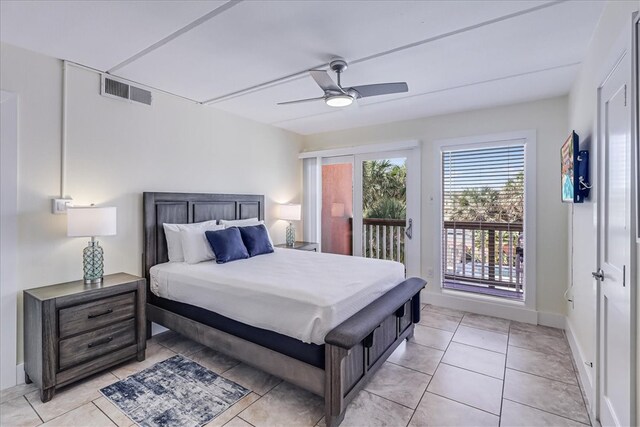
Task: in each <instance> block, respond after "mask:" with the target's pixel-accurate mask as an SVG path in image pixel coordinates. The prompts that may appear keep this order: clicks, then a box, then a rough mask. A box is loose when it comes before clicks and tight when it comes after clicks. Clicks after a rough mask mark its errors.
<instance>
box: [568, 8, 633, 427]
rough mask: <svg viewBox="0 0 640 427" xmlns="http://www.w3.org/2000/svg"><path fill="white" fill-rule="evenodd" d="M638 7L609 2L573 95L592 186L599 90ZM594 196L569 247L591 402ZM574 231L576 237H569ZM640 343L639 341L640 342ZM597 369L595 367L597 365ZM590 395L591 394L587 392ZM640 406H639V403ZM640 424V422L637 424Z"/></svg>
mask: <svg viewBox="0 0 640 427" xmlns="http://www.w3.org/2000/svg"><path fill="white" fill-rule="evenodd" d="M638 4H639V3H638V2H635V1H629V2H622V1H618V2H608V3H607V5H606V6H605V9H604V12H603V14H602V16H601V18H600V22H599V23H598V27H597V29H596V32H595V33H594V36H593V39H592V40H591V43H590V45H589V49H588V52H587V55H586V57H585V59H584V61H583V63H582V66H581V67H580V71H579V73H578V76H577V78H576V81H575V82H574V84H573V87H572V89H571V92H570V94H569V130H570V129H574V130H575V131H576V132H577V133H578V135H580V138H581V140H582V142H581V144H580V146H581V148H582V149H589V150H590V151H591V153H590V162H591V171H590V172H591V182H592V183H595V182H597V176H596V167H595V165H596V164H597V151H596V136H595V133H594V132H595V123H596V114H597V102H598V101H597V89H598V87H599V86H600V84H601V83H602V82H603V80H604V78H605V76H606V73H607V72H608V71H609V70H610V69H611V68H612V66H613V64H612V63H611V57H612V56H615V55H617V52H614V50H613V45H614V43H615V41H616V39H617V38H618V36H619V35H620V34H621V32H622V30H623V29H626V30H627V32H628V31H630V28H631V15H632V13H633V12H634V11H636V10H638ZM596 202H597V200H596V197H595V192H593V195H592V197H591V198H590V199H589V200H588V201H587V202H586V203H584V204H576V205H575V206H574V210H573V214H572V215H569V228H570V236H569V239H570V240H569V248H573V256H572V262H571V265H572V268H571V276H570V279H571V278H572V279H573V281H572V283H573V287H572V289H571V292H570V297H571V299H573V304H568V309H567V312H568V314H567V317H568V327H569V328H570V329H571V333H572V334H573V336H574V337H575V340H576V344H577V347H578V353H579V354H578V355H577V356H578V357H582V359H583V361H578V368H579V369H581V370H583V371H584V372H585V373H586V375H587V380H586V382H587V384H585V386H586V389H587V390H588V394H589V395H588V397H589V400H590V401H591V402H593V398H594V396H593V394H592V393H593V392H594V391H593V390H594V387H595V383H594V380H595V378H594V377H595V374H596V373H595V372H594V371H595V369H593V368H585V366H586V365H585V364H584V363H581V362H594V363H595V359H596V328H597V318H596V304H597V293H596V292H597V287H596V285H597V283H596V282H595V280H593V278H592V277H591V272H592V271H594V270H595V269H596V266H597V265H598V262H597V252H596V249H597V248H596V232H597V229H596V208H597V204H596ZM571 231H573V232H571ZM639 342H640V341H639ZM594 366H595V365H594ZM589 391H590V393H589ZM638 404H639V405H640V401H639V402H638ZM638 421H639V422H640V419H639V420H638Z"/></svg>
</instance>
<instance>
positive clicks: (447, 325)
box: [420, 311, 460, 332]
mask: <svg viewBox="0 0 640 427" xmlns="http://www.w3.org/2000/svg"><path fill="white" fill-rule="evenodd" d="M458 323H460V319H458V318H457V317H451V316H447V315H444V314H441V313H438V312H435V311H425V312H423V313H422V315H421V316H420V325H424V326H429V327H431V328H436V329H442V330H444V331H449V332H455V331H456V329H458Z"/></svg>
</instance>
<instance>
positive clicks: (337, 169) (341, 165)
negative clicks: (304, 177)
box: [321, 156, 353, 255]
mask: <svg viewBox="0 0 640 427" xmlns="http://www.w3.org/2000/svg"><path fill="white" fill-rule="evenodd" d="M322 163H323V164H322V212H321V217H322V219H321V221H322V223H321V224H322V228H321V230H322V233H321V234H322V240H321V241H322V246H321V247H322V252H328V253H332V254H341V255H353V242H352V239H353V232H352V228H353V157H352V156H347V157H337V158H326V159H323V162H322Z"/></svg>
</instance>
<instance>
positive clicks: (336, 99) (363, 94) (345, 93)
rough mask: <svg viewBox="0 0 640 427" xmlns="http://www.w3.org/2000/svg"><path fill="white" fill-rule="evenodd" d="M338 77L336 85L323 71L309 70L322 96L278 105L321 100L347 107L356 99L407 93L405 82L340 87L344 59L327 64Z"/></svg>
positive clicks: (330, 104) (407, 88)
mask: <svg viewBox="0 0 640 427" xmlns="http://www.w3.org/2000/svg"><path fill="white" fill-rule="evenodd" d="M329 68H331V69H332V70H333V71H334V72H335V73H336V75H337V76H338V84H336V83H335V82H334V81H333V79H331V77H330V76H329V73H327V72H326V71H325V70H309V74H311V77H313V79H314V80H315V81H316V83H317V84H318V86H320V88H321V89H322V90H323V91H324V96H320V97H318V98H307V99H298V100H295V101H287V102H279V103H278V105H288V104H298V103H302V102H310V101H319V100H323V101H324V102H326V103H327V105H329V106H330V107H347V106H349V105H351V104H352V103H353V101H354V100H355V99H358V98H368V97H370V96H378V95H389V94H392V93H402V92H408V91H409V86H407V84H406V83H405V82H398V83H378V84H372V85H362V86H352V87H342V85H341V84H340V75H341V74H342V73H343V72H344V70H346V69H347V61H345V60H344V59H334V60H333V61H331V63H330V64H329Z"/></svg>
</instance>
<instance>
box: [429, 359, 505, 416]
mask: <svg viewBox="0 0 640 427" xmlns="http://www.w3.org/2000/svg"><path fill="white" fill-rule="evenodd" d="M427 391H429V392H431V393H434V394H438V395H440V396H443V397H447V398H449V399H452V400H455V401H457V402H460V403H464V404H466V405H469V406H473V407H474V408H478V409H482V410H483V411H487V412H491V413H492V414H495V415H500V403H501V400H502V381H500V380H499V379H496V378H491V377H488V376H486V375H482V374H478V373H476V372H471V371H467V370H465V369H462V368H458V367H455V366H449V365H445V364H443V363H441V364H440V366H438V370H437V371H436V373H435V375H434V376H433V379H432V380H431V383H430V384H429V387H428V388H427Z"/></svg>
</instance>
